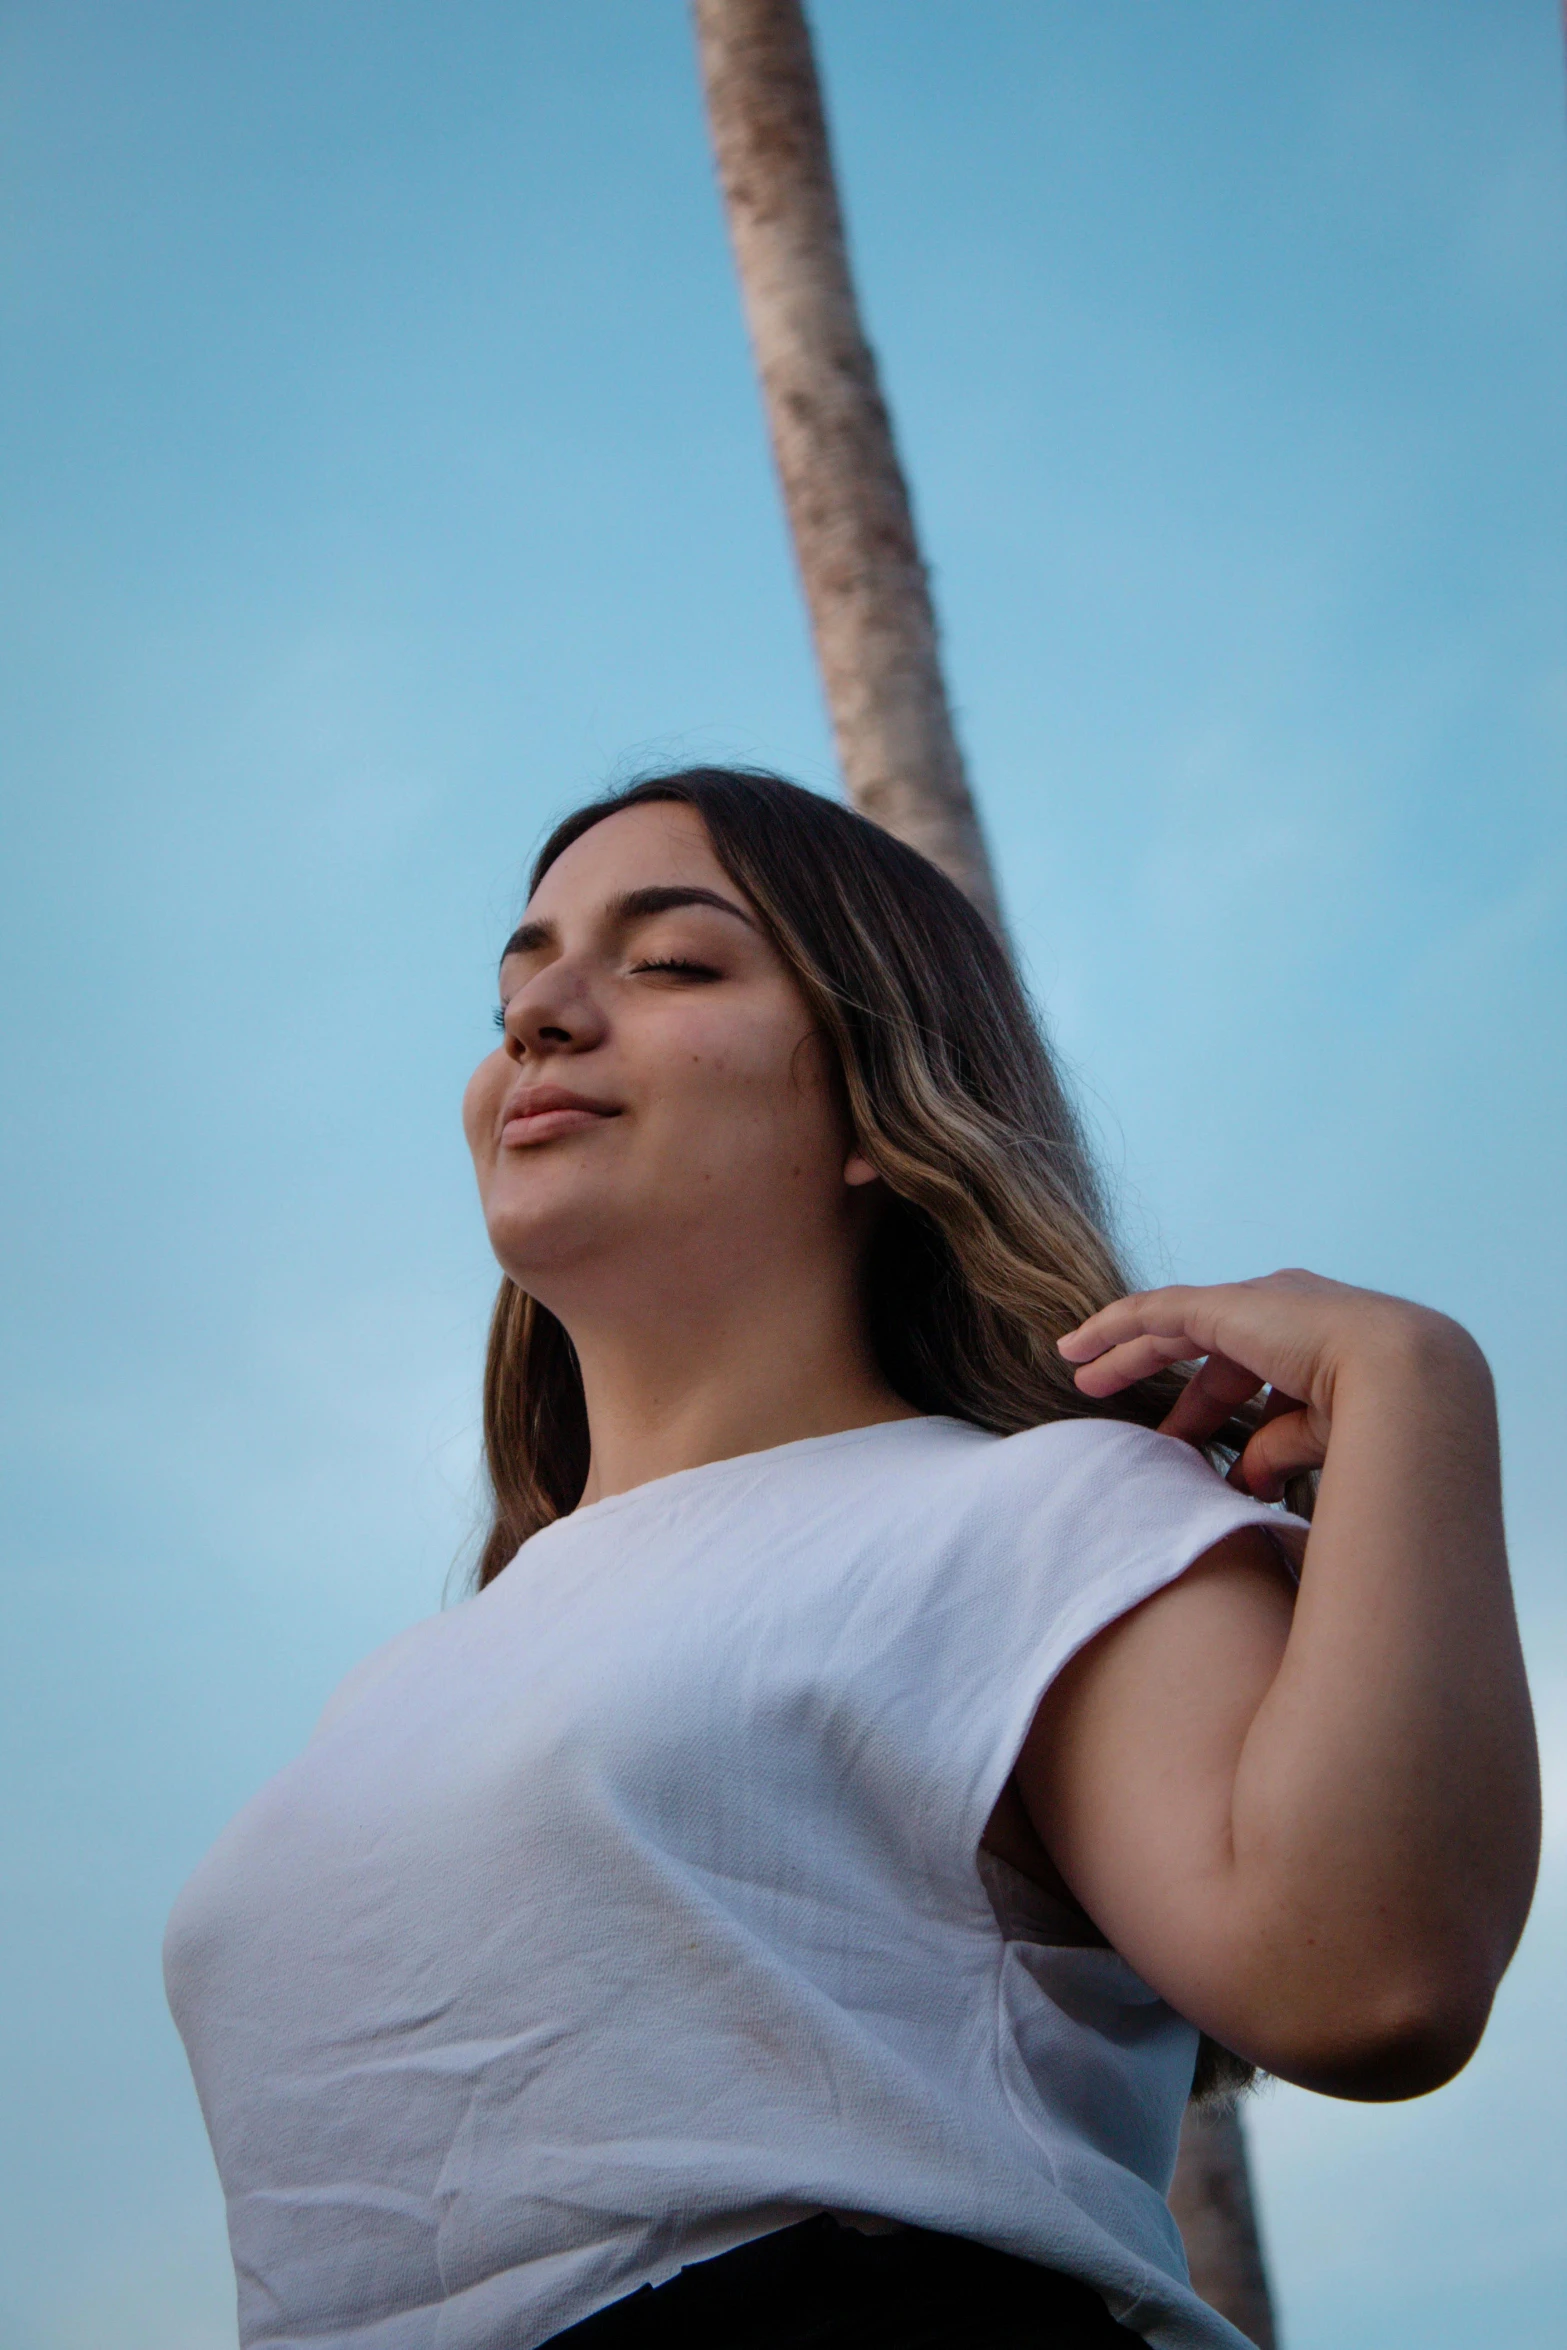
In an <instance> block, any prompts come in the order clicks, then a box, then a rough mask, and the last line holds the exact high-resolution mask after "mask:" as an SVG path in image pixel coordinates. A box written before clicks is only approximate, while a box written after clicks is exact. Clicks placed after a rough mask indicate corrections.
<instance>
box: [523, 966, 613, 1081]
mask: <svg viewBox="0 0 1567 2350" xmlns="http://www.w3.org/2000/svg"><path fill="white" fill-rule="evenodd" d="M608 1025H609V1024H608V1021H607V1020H606V1019H605V1016H604V1012H603V1008H602V1006H601V1005H600V1004H599V1002H598V1001H597V998H596V997H595V995H594V992H593V990H592V988H591V987H590V986H589V984H588V982H587V979H586V977H585V975H584V973H583V972H582V971H581V970H580V969H579V968H577V967H575V966H574V965H573V964H572V963H571V962H570V960H569V959H568V958H567V957H566V956H564V955H561V956H558V957H557V958H556V959H555V960H554V961H553V962H550V963H546V964H545V966H544V968H543V969H542V970H541V971H536V972H535V973H534V974H533V977H532V978H531V979H529V980H528V981H526V982H525V984H524V985H523V986H521V987H519V988H518V989H516V991H515V992H514V994H513V995H512V996H511V998H510V1000H509V1001H508V1003H507V1006H506V1041H505V1050H506V1054H507V1057H508V1058H509V1059H510V1060H513V1061H518V1062H521V1061H525V1060H527V1059H528V1058H529V1057H530V1056H532V1057H533V1058H534V1059H536V1060H544V1059H546V1058H547V1057H548V1056H549V1055H550V1054H552V1053H586V1052H591V1051H592V1050H593V1047H594V1046H595V1045H596V1044H602V1042H603V1041H604V1037H605V1035H606V1033H607V1031H608Z"/></svg>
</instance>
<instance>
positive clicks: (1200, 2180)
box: [1170, 2105, 1278, 2350]
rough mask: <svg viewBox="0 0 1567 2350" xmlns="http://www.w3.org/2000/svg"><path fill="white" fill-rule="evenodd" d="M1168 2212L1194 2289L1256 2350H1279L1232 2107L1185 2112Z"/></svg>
mask: <svg viewBox="0 0 1567 2350" xmlns="http://www.w3.org/2000/svg"><path fill="white" fill-rule="evenodd" d="M1170 2209H1171V2210H1172V2211H1173V2212H1174V2214H1175V2223H1176V2226H1177V2227H1178V2228H1179V2229H1180V2231H1181V2237H1182V2241H1183V2242H1184V2243H1185V2246H1186V2257H1187V2260H1188V2261H1189V2262H1190V2264H1191V2272H1192V2285H1193V2287H1194V2289H1195V2290H1196V2291H1197V2292H1199V2293H1200V2294H1201V2295H1202V2297H1203V2299H1204V2300H1205V2301H1207V2302H1209V2303H1210V2304H1211V2305H1212V2307H1213V2308H1215V2309H1216V2310H1218V2312H1219V2314H1220V2316H1221V2317H1227V2318H1228V2319H1229V2321H1230V2323H1231V2325H1233V2326H1239V2328H1240V2330H1241V2332H1242V2333H1243V2334H1247V2335H1249V2336H1250V2338H1251V2339H1252V2341H1254V2342H1255V2343H1256V2344H1257V2350H1278V2337H1277V2335H1276V2334H1275V2332H1274V2327H1273V2304H1272V2302H1271V2301H1270V2299H1269V2297H1268V2278H1267V2271H1266V2270H1265V2269H1264V2267H1263V2262H1262V2243H1261V2239H1260V2237H1259V2235H1258V2231H1257V2213H1256V2207H1255V2205H1254V2204H1253V2202H1252V2194H1251V2165H1250V2164H1249V2163H1248V2161H1247V2159H1246V2137H1245V2133H1244V2131H1243V2129H1242V2127H1241V2118H1240V2115H1239V2114H1238V2113H1237V2112H1236V2111H1235V2108H1234V2107H1233V2106H1230V2105H1217V2106H1214V2105H1209V2106H1195V2105H1194V2106H1190V2107H1188V2109H1187V2114H1186V2121H1185V2124H1184V2126H1183V2128H1182V2130H1181V2152H1180V2159H1179V2161H1178V2162H1177V2163H1176V2166H1175V2184H1174V2185H1173V2186H1172V2187H1171V2189H1170Z"/></svg>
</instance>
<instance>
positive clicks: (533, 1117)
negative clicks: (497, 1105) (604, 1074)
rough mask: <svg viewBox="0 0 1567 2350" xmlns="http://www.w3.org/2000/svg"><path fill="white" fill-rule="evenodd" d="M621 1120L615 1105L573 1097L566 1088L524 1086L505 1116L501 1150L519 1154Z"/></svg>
mask: <svg viewBox="0 0 1567 2350" xmlns="http://www.w3.org/2000/svg"><path fill="white" fill-rule="evenodd" d="M619 1116H620V1112H619V1110H618V1109H617V1108H616V1107H615V1105H614V1104H613V1103H611V1102H596V1101H594V1100H593V1099H592V1098H591V1097H590V1096H589V1095H588V1094H585V1093H571V1092H569V1091H568V1090H567V1088H566V1087H565V1086H564V1085H528V1086H523V1087H521V1088H519V1090H518V1091H517V1092H516V1093H514V1094H513V1095H512V1097H511V1099H510V1100H509V1101H508V1102H507V1104H506V1106H505V1108H504V1110H502V1112H501V1131H500V1141H501V1147H502V1148H503V1149H511V1150H516V1149H520V1148H525V1147H526V1146H527V1145H528V1144H530V1143H535V1142H553V1141H554V1139H555V1138H556V1136H557V1135H561V1134H581V1133H584V1132H586V1130H587V1128H588V1127H590V1126H597V1125H601V1124H602V1123H603V1121H604V1120H605V1119H606V1118H618V1117H619Z"/></svg>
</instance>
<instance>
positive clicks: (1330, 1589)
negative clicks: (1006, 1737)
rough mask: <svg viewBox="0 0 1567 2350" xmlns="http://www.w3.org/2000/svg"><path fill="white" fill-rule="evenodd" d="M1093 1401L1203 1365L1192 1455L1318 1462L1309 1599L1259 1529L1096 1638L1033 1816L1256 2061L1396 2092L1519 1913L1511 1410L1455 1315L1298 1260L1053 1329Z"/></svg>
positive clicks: (1524, 1823) (1449, 2059) (1469, 2034)
mask: <svg viewBox="0 0 1567 2350" xmlns="http://www.w3.org/2000/svg"><path fill="white" fill-rule="evenodd" d="M1061 1352H1062V1355H1063V1356H1064V1358H1065V1359H1066V1360H1067V1361H1068V1362H1070V1363H1073V1364H1075V1365H1077V1366H1078V1369H1077V1383H1078V1386H1079V1387H1080V1389H1081V1390H1082V1391H1083V1393H1084V1394H1085V1395H1090V1396H1095V1397H1105V1396H1111V1395H1115V1394H1117V1393H1118V1392H1120V1391H1121V1390H1122V1389H1123V1388H1126V1387H1129V1386H1131V1385H1133V1384H1134V1383H1135V1382H1136V1381H1137V1380H1139V1379H1145V1378H1147V1376H1148V1375H1149V1373H1150V1372H1152V1371H1156V1370H1159V1369H1161V1368H1163V1367H1165V1366H1166V1365H1168V1364H1171V1363H1178V1362H1189V1361H1193V1360H1196V1359H1199V1358H1200V1360H1201V1365H1202V1367H1201V1369H1200V1370H1198V1371H1197V1372H1195V1373H1194V1375H1193V1377H1192V1379H1191V1382H1190V1384H1189V1385H1188V1386H1187V1388H1186V1390H1185V1392H1184V1394H1183V1395H1182V1397H1181V1399H1180V1401H1179V1402H1178V1403H1177V1404H1176V1406H1175V1409H1174V1410H1173V1411H1172V1412H1171V1413H1170V1414H1169V1416H1168V1418H1167V1419H1166V1421H1165V1423H1164V1425H1165V1428H1166V1430H1167V1431H1168V1432H1169V1433H1170V1434H1171V1435H1173V1436H1178V1437H1184V1438H1186V1439H1187V1440H1189V1441H1191V1442H1193V1443H1196V1444H1201V1443H1203V1442H1204V1441H1206V1440H1207V1439H1208V1438H1209V1437H1211V1436H1213V1435H1214V1434H1215V1433H1216V1432H1217V1431H1218V1429H1219V1428H1220V1427H1222V1425H1223V1423H1224V1421H1225V1420H1226V1419H1227V1418H1228V1417H1229V1415H1230V1413H1231V1412H1232V1411H1233V1410H1234V1408H1235V1406H1236V1405H1237V1404H1240V1403H1243V1402H1245V1401H1247V1400H1248V1399H1249V1398H1250V1397H1252V1396H1254V1395H1256V1394H1257V1393H1258V1392H1259V1391H1260V1390H1261V1389H1262V1388H1264V1387H1267V1388H1269V1389H1270V1390H1271V1394H1270V1396H1269V1398H1268V1402H1267V1404H1266V1406H1265V1416H1264V1423H1263V1425H1262V1426H1261V1427H1260V1428H1259V1429H1258V1431H1257V1433H1256V1435H1255V1436H1254V1437H1253V1438H1252V1440H1251V1442H1250V1443H1249V1444H1248V1445H1247V1447H1246V1449H1245V1451H1244V1452H1243V1454H1242V1455H1241V1458H1240V1460H1239V1462H1238V1463H1237V1464H1236V1469H1235V1471H1234V1472H1233V1474H1234V1476H1235V1481H1236V1483H1237V1484H1240V1485H1242V1486H1244V1487H1245V1488H1246V1489H1247V1490H1249V1491H1250V1492H1252V1493H1253V1494H1255V1495H1256V1496H1257V1497H1258V1498H1261V1499H1269V1500H1271V1499H1272V1498H1274V1496H1275V1495H1276V1494H1277V1493H1278V1492H1279V1490H1280V1488H1281V1487H1282V1485H1283V1483H1284V1480H1285V1478H1286V1477H1288V1476H1291V1475H1293V1474H1295V1473H1297V1472H1299V1471H1300V1470H1303V1469H1311V1468H1317V1467H1319V1466H1320V1468H1321V1470H1322V1482H1321V1490H1320V1492H1319V1494H1318V1497H1317V1505H1316V1510H1315V1514H1314V1517H1313V1521H1312V1529H1311V1536H1310V1540H1309V1542H1308V1545H1307V1550H1306V1567H1305V1572H1304V1574H1303V1576H1302V1579H1301V1582H1300V1586H1299V1590H1298V1593H1297V1592H1294V1591H1292V1590H1291V1589H1290V1588H1289V1587H1287V1586H1286V1583H1285V1580H1284V1578H1283V1576H1282V1574H1281V1573H1280V1571H1279V1568H1278V1563H1277V1558H1276V1555H1275V1553H1274V1549H1273V1545H1272V1543H1271V1542H1270V1540H1269V1538H1268V1536H1267V1535H1266V1534H1265V1533H1263V1532H1262V1531H1261V1529H1259V1528H1255V1527H1252V1528H1248V1529H1244V1530H1243V1531H1242V1532H1240V1533H1238V1534H1234V1535H1231V1536H1230V1537H1229V1538H1228V1539H1227V1540H1226V1541H1225V1542H1222V1543H1220V1544H1219V1545H1218V1546H1217V1547H1216V1548H1215V1549H1214V1550H1212V1551H1210V1552H1209V1553H1208V1554H1207V1556H1206V1557H1205V1558H1204V1559H1201V1560H1199V1561H1198V1562H1197V1563H1196V1564H1195V1565H1194V1566H1192V1567H1191V1568H1189V1569H1188V1570H1187V1572H1186V1573H1185V1574H1183V1575H1181V1576H1180V1577H1179V1578H1178V1579H1177V1580H1176V1581H1174V1582H1172V1583H1170V1584H1168V1585H1167V1586H1166V1587H1165V1588H1164V1589H1163V1590H1161V1591H1159V1592H1157V1593H1156V1594H1155V1595H1154V1596H1153V1597H1152V1598H1151V1599H1149V1600H1145V1601H1144V1602H1143V1604H1142V1605H1141V1606H1140V1607H1137V1608H1134V1609H1133V1610H1132V1611H1131V1612H1130V1614H1128V1615H1126V1616H1123V1617H1122V1618H1121V1619H1120V1620H1119V1621H1118V1622H1117V1623H1115V1624H1112V1625H1110V1626H1109V1627H1108V1628H1107V1630H1105V1631H1104V1632H1102V1633H1100V1634H1099V1636H1098V1638H1097V1639H1095V1640H1093V1641H1091V1642H1090V1643H1089V1644H1088V1646H1087V1647H1086V1648H1084V1649H1082V1650H1081V1651H1079V1653H1078V1655H1077V1656H1076V1657H1074V1658H1073V1660H1072V1662H1071V1663H1070V1664H1069V1665H1068V1666H1067V1667H1066V1669H1065V1671H1064V1672H1063V1673H1062V1674H1061V1675H1060V1676H1059V1678H1058V1679H1057V1680H1056V1681H1055V1682H1054V1683H1053V1685H1052V1687H1051V1688H1050V1690H1049V1691H1048V1692H1047V1694H1046V1697H1045V1699H1044V1702H1043V1703H1042V1705H1041V1707H1040V1710H1039V1713H1038V1715H1037V1716H1036V1718H1035V1722H1034V1726H1033V1728H1032V1730H1031V1731H1030V1733H1029V1736H1028V1738H1027V1740H1026V1741H1025V1744H1024V1747H1023V1751H1022V1753H1021V1754H1020V1755H1019V1757H1018V1763H1017V1769H1016V1773H1015V1777H1016V1784H1017V1788H1018V1792H1019V1794H1020V1796H1021V1798H1022V1801H1023V1804H1024V1807H1025V1809H1026V1811H1027V1813H1028V1816H1029V1820H1030V1822H1031V1823H1032V1825H1033V1827H1034V1829H1035V1831H1036V1832H1037V1834H1038V1836H1039V1838H1040V1840H1041V1842H1042V1843H1043V1844H1044V1846H1045V1848H1046V1850H1047V1852H1048V1853H1049V1854H1050V1857H1051V1859H1052V1861H1053V1862H1054V1864H1055V1866H1056V1867H1057V1868H1058V1869H1059V1870H1060V1872H1061V1874H1062V1876H1063V1877H1064V1878H1065V1879H1066V1882H1067V1883H1068V1885H1069V1886H1070V1887H1071V1889H1072V1891H1073V1893H1074V1894H1075V1895H1076V1896H1077V1898H1078V1900H1079V1901H1080V1902H1081V1903H1082V1905H1083V1907H1084V1908H1085V1909H1086V1910H1087V1911H1088V1913H1089V1915H1090V1916H1091V1917H1092V1918H1093V1919H1094V1921H1095V1922H1096V1924H1097V1925H1098V1926H1099V1927H1100V1928H1101V1930H1102V1931H1103V1933H1104V1934H1105V1935H1106V1936H1107V1938H1108V1939H1109V1941H1110V1942H1111V1943H1112V1944H1113V1945H1114V1947H1115V1948H1116V1949H1117V1950H1119V1951H1120V1952H1121V1953H1122V1954H1123V1956H1124V1957H1126V1958H1127V1959H1128V1960H1129V1961H1130V1962H1131V1964H1132V1965H1133V1966H1134V1967H1136V1969H1137V1971H1138V1972H1139V1974H1141V1975H1142V1977H1143V1978H1144V1980H1145V1981H1146V1982H1148V1983H1151V1984H1152V1985H1153V1986H1154V1988H1155V1989H1156V1990H1158V1991H1160V1992H1161V1993H1162V1994H1163V1996H1164V1997H1165V1998H1166V1999H1168V2000H1169V2001H1170V2003H1171V2005H1172V2006H1174V2007H1176V2008H1177V2009H1178V2010H1179V2011H1180V2012H1181V2013H1182V2014H1184V2015H1186V2016H1189V2017H1190V2018H1191V2020H1192V2021H1193V2022H1194V2023H1196V2024H1199V2025H1200V2026H1201V2027H1202V2029H1203V2030H1205V2031H1207V2032H1211V2033H1212V2034H1213V2036H1214V2038H1215V2039H1217V2040H1219V2041H1221V2042H1222V2043H1223V2044H1224V2045H1225V2046H1226V2047H1229V2048H1233V2049H1235V2050H1236V2051H1237V2052H1238V2053H1239V2054H1240V2055H1243V2056H1246V2057H1249V2058H1250V2059H1251V2060H1252V2061H1253V2062H1254V2063H1256V2064H1260V2065H1262V2066H1264V2067H1265V2068H1266V2069H1267V2070H1268V2071H1270V2072H1275V2073H1279V2074H1281V2075H1283V2077H1284V2078H1285V2079H1287V2080H1292V2081H1299V2082H1301V2083H1303V2084H1304V2085H1305V2086H1307V2087H1308V2088H1315V2089H1325V2090H1327V2091H1329V2092H1330V2093H1332V2094H1335V2095H1339V2096H1349V2097H1371V2098H1378V2097H1407V2096H1413V2095H1416V2094H1418V2093H1419V2092H1420V2091H1421V2090H1424V2089H1429V2088H1433V2087H1435V2086H1436V2085H1437V2083H1438V2082H1440V2081H1443V2080H1446V2079H1447V2078H1449V2077H1450V2075H1451V2074H1452V2073H1453V2072H1455V2071H1456V2070H1457V2069H1458V2067H1459V2066H1460V2065H1461V2064H1463V2063H1464V2062H1465V2061H1466V2059H1467V2058H1468V2056H1469V2053H1470V2051H1471V2050H1472V2049H1473V2047H1474V2045H1475V2043H1476V2041H1477V2040H1478V2038H1479V2035H1480V2031H1481V2028H1482V2026H1483V2024H1484V2022H1485V2017H1486V2013H1487V2010H1488V2008H1489V2006H1490V2003H1491V1997H1492V1994H1493V1993H1494V1991H1495V1989H1496V1985H1497V1983H1498V1982H1499V1980H1500V1979H1501V1975H1502V1971H1503V1969H1504V1967H1505V1966H1506V1964H1507V1960H1508V1958H1509V1956H1510V1954H1511V1952H1512V1949H1513V1946H1514V1944H1515V1943H1516V1941H1517V1939H1518V1935H1519V1932H1520V1930H1521V1928H1522V1926H1523V1921H1524V1917H1525V1915H1526V1913H1527V1911H1528V1907H1529V1895H1530V1889H1531V1886H1532V1884H1533V1878H1534V1867H1535V1858H1536V1854H1537V1851H1538V1838H1539V1786H1538V1775H1537V1770H1536V1765H1535V1756H1534V1740H1533V1730H1532V1725H1531V1721H1530V1714H1529V1697H1528V1690H1527V1687H1526V1684H1525V1681H1524V1674H1523V1662H1522V1658H1521V1655H1520V1653H1519V1647H1518V1638H1517V1630H1516V1627H1515V1625H1514V1621H1513V1611H1512V1602H1511V1596H1510V1593H1509V1589H1508V1579H1507V1559H1506V1552H1505V1549H1504V1547H1503V1541H1502V1516H1501V1486H1500V1475H1499V1466H1498V1456H1497V1437H1496V1417H1495V1405H1494V1399H1493V1396H1492V1392H1491V1382H1490V1375H1489V1373H1488V1371H1487V1369H1486V1365H1485V1360H1484V1358H1483V1356H1482V1355H1481V1353H1480V1350H1479V1348H1478V1347H1477V1346H1476V1345H1475V1344H1474V1341H1473V1340H1472V1339H1471V1338H1469V1337H1468V1336H1467V1334H1466V1333H1465V1332H1464V1331H1462V1330H1460V1329H1459V1328H1458V1326H1457V1325H1456V1324H1455V1323H1453V1322H1450V1321H1449V1320H1447V1318H1446V1317H1445V1316H1444V1315H1441V1314H1434V1313H1428V1312H1426V1311H1424V1310H1423V1309H1421V1308H1420V1307H1418V1306H1412V1305H1407V1304H1405V1303H1403V1302H1402V1301H1401V1300H1399V1299H1397V1298H1390V1297H1379V1296H1375V1295H1373V1294H1372V1293H1370V1292H1369V1291H1366V1290H1359V1289H1350V1288H1346V1287H1344V1286H1343V1285H1342V1284H1340V1283H1338V1282H1336V1281H1322V1280H1319V1279H1317V1278H1316V1277H1315V1276H1314V1275H1312V1274H1310V1273H1273V1274H1270V1275H1269V1276H1268V1277H1267V1278H1266V1279H1264V1280H1260V1281H1238V1282H1230V1283H1224V1284H1222V1285H1220V1286H1218V1287H1214V1288H1203V1289H1198V1288H1180V1289H1160V1290H1152V1291H1150V1292H1148V1293H1146V1294H1145V1295H1143V1296H1140V1297H1125V1298H1121V1299H1119V1300H1118V1301H1117V1303H1116V1304H1114V1305H1112V1306H1107V1307H1106V1308H1105V1309H1104V1311H1103V1312H1102V1313H1098V1314H1095V1315H1094V1316H1093V1317H1092V1318H1091V1319H1090V1320H1089V1321H1087V1322H1085V1323H1084V1324H1083V1325H1082V1327H1081V1328H1080V1329H1078V1330H1074V1331H1072V1332H1071V1333H1070V1334H1069V1335H1068V1336H1067V1337H1066V1338H1064V1339H1063V1340H1062V1341H1061Z"/></svg>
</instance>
